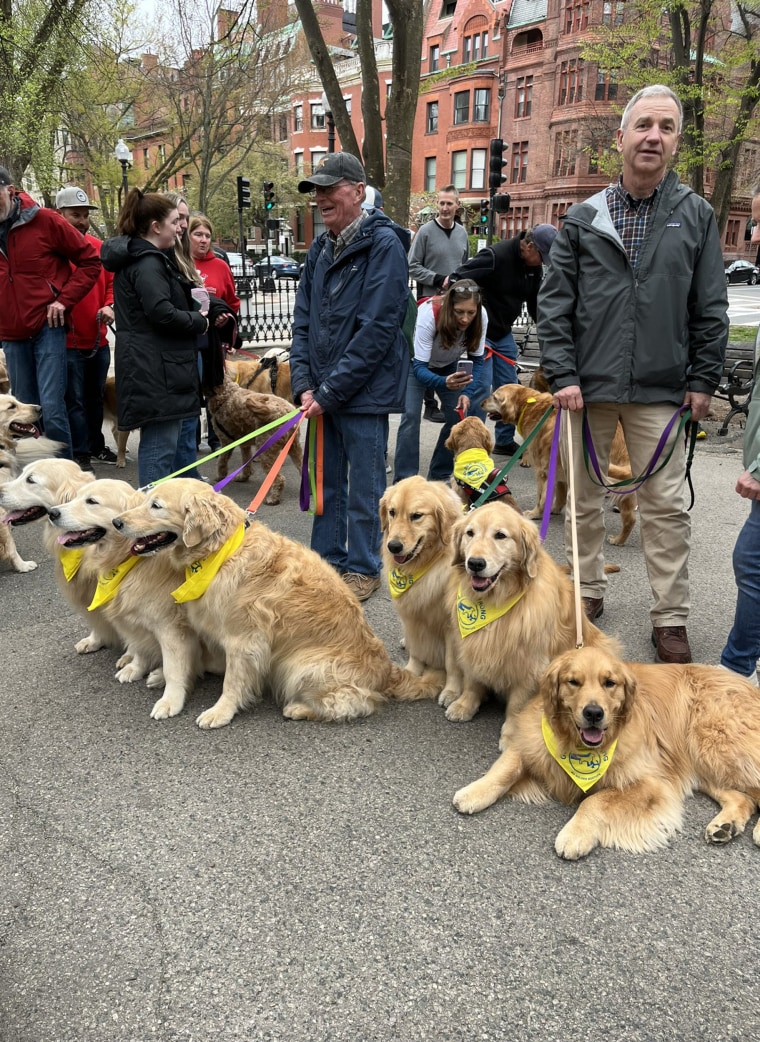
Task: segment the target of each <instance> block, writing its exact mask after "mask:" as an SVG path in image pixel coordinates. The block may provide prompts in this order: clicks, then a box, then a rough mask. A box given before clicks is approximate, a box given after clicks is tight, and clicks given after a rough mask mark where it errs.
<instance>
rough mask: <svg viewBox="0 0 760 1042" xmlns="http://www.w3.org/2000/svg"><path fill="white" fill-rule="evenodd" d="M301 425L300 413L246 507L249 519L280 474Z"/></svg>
mask: <svg viewBox="0 0 760 1042" xmlns="http://www.w3.org/2000/svg"><path fill="white" fill-rule="evenodd" d="M302 423H303V413H301V415H300V417H299V419H298V420H297V421H296V424H295V426H294V427H293V431H292V433H291V435H290V437H289V438H288V440H287V441H286V442H285V444H284V445H283V446H282V449H281V450H280V455H279V456H278V457H277V459H276V460H275V461H274V463H273V464H272V468H271V470H270V471H269V473H268V474H267V476H266V477H265V478H264V480H263V481H262V483H261V488H260V489H259V490H258V492H257V493H256V495H255V496H254V497H253V499H252V500H251V502H250V503H249V504H248V506H247V507H246V510H245V512H246V514H248V515H249V517H250V516H252V515H253V514H255V513H256V511H257V510H258V509H259V507H260V506H261V504H262V502H263V500H264V497H265V496H266V494H267V492H268V491H269V489H270V488H271V487H272V482H273V481H274V479H275V478H276V477H277V475H278V474H279V473H280V471H281V469H282V465H283V463H284V462H285V460H286V459H287V456H288V453H289V452H290V449H291V446H292V444H293V442H294V441H295V440H296V437H297V435H298V428H299V427H300V426H301V424H302Z"/></svg>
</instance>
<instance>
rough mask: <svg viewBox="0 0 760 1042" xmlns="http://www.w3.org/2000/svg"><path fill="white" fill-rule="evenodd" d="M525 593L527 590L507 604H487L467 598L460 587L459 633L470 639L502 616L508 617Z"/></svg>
mask: <svg viewBox="0 0 760 1042" xmlns="http://www.w3.org/2000/svg"><path fill="white" fill-rule="evenodd" d="M524 593H525V590H521V591H520V592H519V593H518V594H516V595H515V596H514V597H512V598H511V599H510V600H508V601H507V602H506V604H486V602H485V601H481V600H473V599H472V598H470V597H468V596H466V595H465V594H464V593H463V592H462V588H461V587H460V588H459V589H458V590H457V621H458V623H459V632H460V633H461V635H462V636H463V637H468V636H469V635H470V634H471V633H474V632H475V631H476V630H482V629H483V627H484V626H487V625H488V624H489V623H490V622H494V621H495V620H496V619H500V618H501V616H502V615H506V614H507V612H508V611H511V610H512V608H514V606H515V605H516V604H517V602H518V601H519V600H520V598H521V597H522V596H523V595H524Z"/></svg>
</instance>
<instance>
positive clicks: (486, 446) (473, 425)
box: [445, 416, 522, 513]
mask: <svg viewBox="0 0 760 1042" xmlns="http://www.w3.org/2000/svg"><path fill="white" fill-rule="evenodd" d="M445 445H446V448H447V449H448V450H449V452H450V453H451V454H452V455H453V457H454V474H453V476H452V478H451V487H452V488H453V489H454V491H455V492H456V493H457V495H458V496H459V497H460V499H461V500H462V503H463V504H464V505H465V507H471V506H473V505H474V504H475V503H476V502H477V501H478V499H479V498H480V496H481V494H482V492H484V491H485V489H486V488H487V487H488V486H489V485H490V483H491V482H492V481H493V479H494V478H495V477H496V475H497V473H498V471H499V469H500V468H498V467H497V466H496V464H495V463H494V461H493V460H492V459H491V456H490V453H491V452H492V450H493V446H494V440H493V435H492V434H491V432H490V431H489V429H488V427H486V425H485V424H484V423H483V421H482V420H480V419H478V417H477V416H466V417H465V418H464V419H463V420H460V421H459V423H455V424H454V426H453V427H452V428H451V431H450V432H449V436H448V438H447V439H446V441H445ZM463 453H467V455H466V456H465V457H464V459H461V460H460V459H459V457H460V456H462V454H463ZM494 499H501V500H503V501H504V502H505V503H509V505H510V506H511V507H512V509H513V510H517V511H518V512H519V513H522V510H520V508H519V506H518V505H517V500H516V499H515V497H514V496H513V495H512V493H511V492H510V490H509V486H508V485H507V482H506V480H504V479H502V481H500V482H499V484H498V485H497V486H496V488H495V489H494V490H493V492H492V493H491V495H490V496H489V497H488V500H487V501H486V502H489V503H490V502H491V501H492V500H494Z"/></svg>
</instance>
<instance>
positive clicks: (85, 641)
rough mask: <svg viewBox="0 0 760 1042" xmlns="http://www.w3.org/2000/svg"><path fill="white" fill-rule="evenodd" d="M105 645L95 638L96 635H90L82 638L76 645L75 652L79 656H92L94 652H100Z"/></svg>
mask: <svg viewBox="0 0 760 1042" xmlns="http://www.w3.org/2000/svg"><path fill="white" fill-rule="evenodd" d="M104 646H105V645H104V644H103V641H102V640H100V639H99V638H98V637H96V636H95V634H94V633H88V634H87V636H86V637H82V639H81V640H78V641H77V642H76V644H75V645H74V651H76V653H77V655H91V654H92V652H93V651H100V649H101V648H102V647H104Z"/></svg>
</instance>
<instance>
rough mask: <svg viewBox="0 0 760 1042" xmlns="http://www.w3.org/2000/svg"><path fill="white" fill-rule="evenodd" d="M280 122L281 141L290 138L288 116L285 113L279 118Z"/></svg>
mask: <svg viewBox="0 0 760 1042" xmlns="http://www.w3.org/2000/svg"><path fill="white" fill-rule="evenodd" d="M278 123H279V132H280V141H287V139H288V117H287V116H285V115H282V116H280V117H279V119H278Z"/></svg>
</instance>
